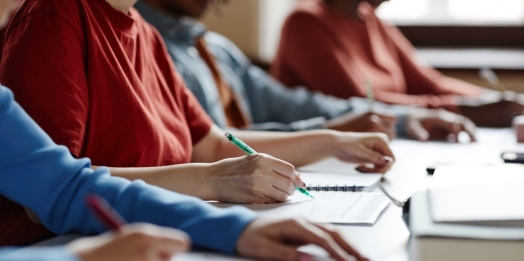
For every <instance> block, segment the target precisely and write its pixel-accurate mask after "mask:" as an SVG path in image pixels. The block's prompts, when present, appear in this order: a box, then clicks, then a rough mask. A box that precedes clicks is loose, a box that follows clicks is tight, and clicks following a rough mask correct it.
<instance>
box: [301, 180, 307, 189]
mask: <svg viewBox="0 0 524 261" xmlns="http://www.w3.org/2000/svg"><path fill="white" fill-rule="evenodd" d="M301 182H302V185H301V187H302V188H303V189H305V188H306V187H307V186H306V183H304V181H301Z"/></svg>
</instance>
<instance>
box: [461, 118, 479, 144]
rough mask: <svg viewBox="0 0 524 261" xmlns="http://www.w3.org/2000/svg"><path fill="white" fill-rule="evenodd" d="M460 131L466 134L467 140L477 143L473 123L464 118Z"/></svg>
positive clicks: (475, 129) (475, 127)
mask: <svg viewBox="0 0 524 261" xmlns="http://www.w3.org/2000/svg"><path fill="white" fill-rule="evenodd" d="M462 130H463V131H465V132H466V133H467V134H468V136H469V140H470V141H471V142H476V141H477V137H476V136H475V132H476V131H477V126H475V123H473V122H472V121H471V120H470V119H468V118H465V117H464V120H463V124H462Z"/></svg>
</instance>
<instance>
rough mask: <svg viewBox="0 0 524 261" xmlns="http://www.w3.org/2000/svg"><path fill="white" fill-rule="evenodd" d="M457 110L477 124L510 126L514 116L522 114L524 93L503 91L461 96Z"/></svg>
mask: <svg viewBox="0 0 524 261" xmlns="http://www.w3.org/2000/svg"><path fill="white" fill-rule="evenodd" d="M459 110H460V111H461V114H462V115H464V116H466V117H468V118H470V119H471V120H472V121H473V122H474V123H475V124H477V125H478V126H482V127H499V128H500V127H510V126H511V123H512V121H513V118H514V117H515V116H518V115H522V114H524V95H523V94H520V93H515V92H511V91H505V92H489V93H487V94H486V95H482V96H480V97H473V98H470V97H461V105H460V106H459Z"/></svg>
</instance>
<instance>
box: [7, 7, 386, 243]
mask: <svg viewBox="0 0 524 261" xmlns="http://www.w3.org/2000/svg"><path fill="white" fill-rule="evenodd" d="M135 2H136V0H53V1H41V0H26V1H24V2H22V5H21V6H20V8H19V9H18V10H17V11H16V13H15V14H14V16H13V18H12V19H11V21H10V23H9V25H8V28H7V32H6V36H5V37H6V38H5V42H4V49H3V55H2V61H1V64H0V82H2V84H5V85H7V86H9V87H10V88H11V89H12V90H13V92H14V94H15V97H16V99H17V100H18V102H19V103H20V104H21V105H22V107H23V108H24V109H25V110H26V111H27V112H28V114H29V115H30V116H31V117H32V118H33V119H35V121H36V122H37V123H38V124H39V125H40V126H41V127H42V128H43V129H44V130H45V131H46V132H47V133H48V134H49V135H50V136H51V138H52V139H53V140H54V141H55V142H56V143H57V144H61V145H65V146H66V147H67V148H68V149H69V150H70V151H71V153H72V154H73V155H74V156H75V157H89V158H90V159H91V160H92V163H93V165H96V166H102V165H103V166H108V167H110V170H111V174H112V175H113V176H120V177H124V178H127V179H130V180H136V179H142V180H144V181H146V182H148V183H151V184H154V185H158V186H160V187H162V188H165V189H169V190H172V191H176V192H179V193H184V194H188V195H192V196H196V197H199V198H201V199H204V200H219V201H225V202H236V203H262V202H278V201H285V200H286V199H287V197H288V196H289V195H291V194H293V193H294V190H295V187H296V186H301V187H303V186H304V185H305V184H304V182H303V181H302V180H301V179H300V177H299V175H297V173H296V172H295V166H302V165H305V164H309V163H312V162H315V161H318V160H321V159H324V158H327V157H337V158H338V159H340V160H343V161H348V162H356V163H360V164H362V165H361V166H360V170H361V171H363V172H385V171H387V170H388V169H389V168H390V166H391V160H389V159H390V158H393V153H392V152H391V150H390V149H389V147H388V144H387V136H385V135H384V134H356V133H341V132H336V131H328V130H321V131H308V132H301V133H265V132H241V131H239V132H235V134H236V135H237V136H238V137H239V138H240V139H242V140H244V141H245V142H246V143H248V144H249V145H250V146H252V147H253V148H254V149H255V150H257V151H259V152H263V153H268V154H271V155H272V156H274V157H272V156H269V155H266V154H262V153H260V154H254V155H249V156H245V155H244V153H243V152H242V151H241V150H240V149H239V148H237V147H235V146H234V145H233V144H231V143H230V142H229V141H228V140H227V139H226V137H224V131H223V130H221V129H219V128H218V127H216V126H214V125H213V124H212V121H211V120H210V119H209V117H208V116H207V115H206V114H205V112H204V110H203V109H202V108H201V106H200V105H199V103H198V101H196V99H195V98H194V96H193V95H192V94H191V92H190V91H189V90H188V89H187V88H185V85H184V83H183V81H182V78H181V77H180V75H179V74H178V73H177V72H176V70H175V68H174V65H173V64H172V61H171V58H170V57H169V55H168V54H167V51H166V48H165V46H164V43H163V41H162V38H161V36H160V35H159V34H158V32H157V31H156V30H155V29H154V28H153V27H152V26H150V25H149V24H147V23H146V22H145V21H144V20H143V18H142V17H141V16H140V15H139V14H138V12H137V11H136V10H135V9H134V8H133V7H132V6H133V4H134V3H135ZM231 108H232V111H234V106H232V107H231ZM232 157H235V158H232ZM279 158H280V159H279ZM281 159H282V160H281ZM284 160H285V161H284ZM367 163H371V164H374V167H373V168H368V167H366V165H364V164H367ZM2 204H4V205H5V206H7V207H2V215H1V216H0V231H2V233H0V244H24V243H28V242H30V241H31V240H35V239H38V238H40V237H41V236H45V230H43V229H42V230H40V231H38V230H37V228H36V227H37V225H35V224H33V223H31V221H29V218H28V217H27V215H26V213H25V211H24V209H23V208H22V207H21V206H19V205H16V204H13V203H12V202H10V201H8V200H7V199H5V198H0V205H2ZM29 213H30V212H29ZM174 218H176V217H174ZM4 231H9V233H7V232H4ZM17 231H18V232H17ZM19 231H24V233H19ZM14 235H18V236H17V237H14ZM15 239H16V242H13V240H15Z"/></svg>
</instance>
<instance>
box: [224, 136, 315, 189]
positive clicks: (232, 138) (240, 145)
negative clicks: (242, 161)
mask: <svg viewBox="0 0 524 261" xmlns="http://www.w3.org/2000/svg"><path fill="white" fill-rule="evenodd" d="M225 135H226V138H227V139H228V140H229V141H231V142H232V143H233V144H235V145H236V146H237V147H238V148H240V149H241V150H243V151H244V152H245V153H247V154H248V155H251V154H255V153H257V152H256V151H255V150H254V149H252V148H251V147H249V146H248V145H247V144H245V143H244V142H243V141H241V140H240V139H238V138H237V137H235V136H234V135H233V134H231V133H229V132H226V134H225ZM295 175H297V176H298V177H300V174H299V173H298V172H297V171H295ZM295 190H297V191H298V192H300V193H302V194H304V195H306V196H308V197H310V198H314V197H313V196H312V195H311V194H309V192H308V191H307V190H306V188H305V184H301V186H295Z"/></svg>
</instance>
